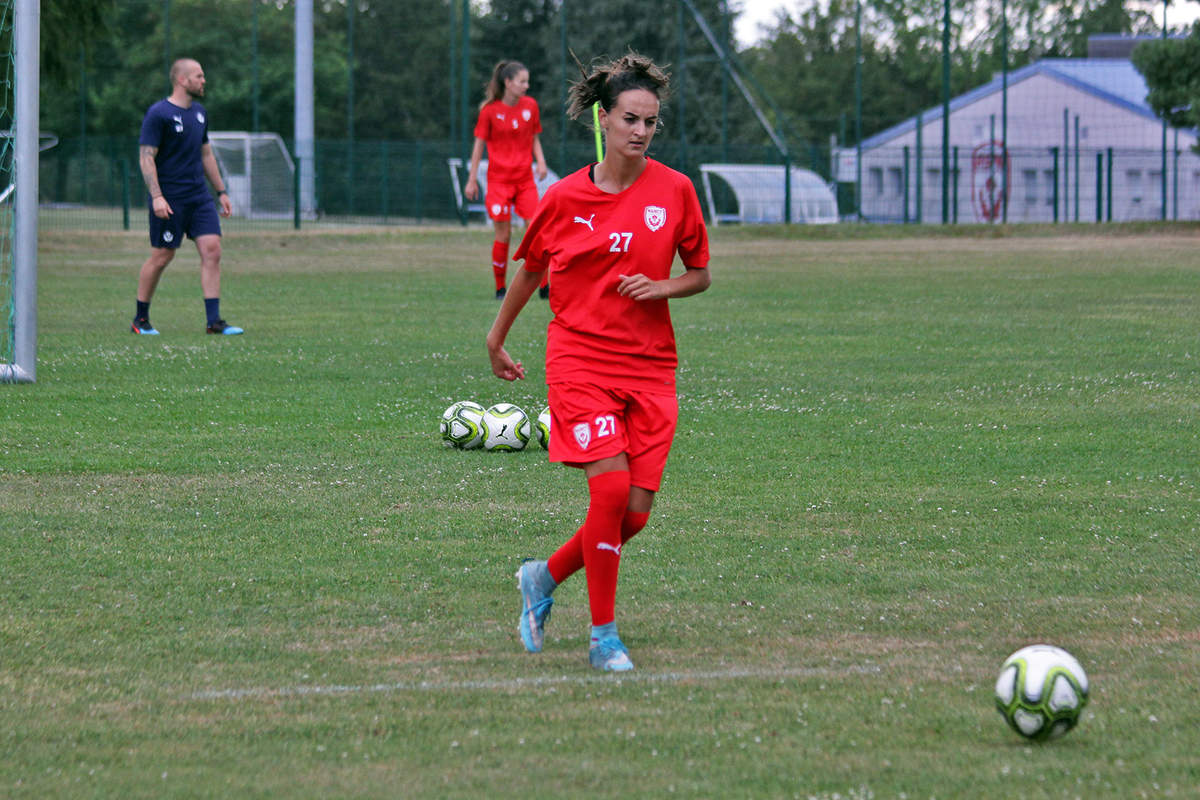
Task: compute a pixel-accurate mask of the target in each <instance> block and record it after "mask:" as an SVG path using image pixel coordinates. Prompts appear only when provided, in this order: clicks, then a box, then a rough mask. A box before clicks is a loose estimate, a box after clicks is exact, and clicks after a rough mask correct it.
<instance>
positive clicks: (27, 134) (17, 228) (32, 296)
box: [0, 0, 41, 383]
mask: <svg viewBox="0 0 1200 800" xmlns="http://www.w3.org/2000/svg"><path fill="white" fill-rule="evenodd" d="M4 5H5V9H4V11H5V13H13V54H12V61H11V64H12V66H11V69H12V76H13V82H14V83H15V89H16V90H15V94H14V108H13V114H12V116H13V138H12V145H13V146H12V149H11V159H12V161H11V164H7V163H6V164H5V165H4V166H5V167H6V168H10V169H11V174H12V176H13V178H12V183H13V186H12V191H9V192H7V195H8V196H7V197H6V198H5V199H4V202H3V206H4V211H5V214H4V216H5V217H6V218H7V217H9V214H8V211H9V208H8V205H9V203H11V220H12V225H11V228H9V230H8V231H4V232H3V234H0V235H3V236H9V235H10V233H9V231H11V238H10V239H9V241H7V242H5V244H6V245H7V246H6V247H5V248H4V253H3V257H4V258H5V260H6V262H7V263H5V264H3V265H0V270H11V272H10V274H11V276H12V280H11V282H10V288H11V291H10V295H11V296H10V297H8V298H4V300H6V301H7V302H6V303H5V305H6V306H7V310H8V313H7V314H5V315H4V319H3V323H4V324H5V326H6V329H7V330H6V334H7V336H6V337H0V341H6V342H9V343H11V347H5V348H3V349H0V383H18V382H19V383H32V382H33V381H34V380H36V378H37V223H38V220H37V213H38V144H39V142H38V139H39V136H38V113H39V105H38V91H39V77H40V76H39V64H38V53H39V49H38V48H39V29H40V26H41V5H40V3H39V0H14V2H11V3H7V2H6V3H5V4H4ZM4 55H5V57H6V58H7V54H4ZM9 152H10V151H9V149H8V148H7V147H6V148H5V155H6V156H8V155H9ZM6 160H7V158H6Z"/></svg>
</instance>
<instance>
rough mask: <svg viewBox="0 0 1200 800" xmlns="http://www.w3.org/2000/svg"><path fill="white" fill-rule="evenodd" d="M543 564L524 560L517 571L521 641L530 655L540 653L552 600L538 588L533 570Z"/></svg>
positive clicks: (543, 563) (552, 603)
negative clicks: (519, 595)
mask: <svg viewBox="0 0 1200 800" xmlns="http://www.w3.org/2000/svg"><path fill="white" fill-rule="evenodd" d="M539 564H541V565H542V566H543V567H544V565H545V562H544V561H543V562H539V561H534V560H533V559H526V560H525V561H524V562H523V563H522V564H521V566H520V568H518V569H517V589H518V590H520V592H521V624H520V625H519V626H518V630H519V631H520V632H521V641H522V642H523V643H524V644H525V649H526V650H528V651H529V652H531V653H540V652H541V651H542V637H543V635H544V633H545V627H546V620H548V619H550V607H551V606H553V605H554V598H553V597H551V596H550V595H548V594H546V593H545V592H543V591H542V590H541V588H540V587H539V586H538V582H537V580H536V579H535V577H534V570H536V569H537V568H538V565H539Z"/></svg>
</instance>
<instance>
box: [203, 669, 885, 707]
mask: <svg viewBox="0 0 1200 800" xmlns="http://www.w3.org/2000/svg"><path fill="white" fill-rule="evenodd" d="M882 671H883V670H882V669H881V668H880V667H879V666H877V665H875V664H848V665H846V666H844V667H828V666H826V667H785V668H783V669H775V670H771V669H763V668H749V667H731V668H729V669H723V670H702V671H696V672H632V673H630V674H628V675H620V676H617V675H602V674H596V675H556V676H552V677H540V678H511V679H508V680H490V681H489V680H478V681H401V682H399V683H376V684H370V685H359V686H347V685H337V684H334V685H329V686H303V685H301V686H283V687H278V688H270V687H261V686H260V687H250V688H244V689H208V690H205V691H200V692H193V693H192V694H190V695H187V697H186V698H185V699H187V700H243V699H260V698H273V697H321V696H338V695H351V694H392V693H402V692H460V691H504V692H509V691H517V690H520V689H541V688H545V687H549V686H563V685H574V686H586V685H589V684H596V683H607V684H618V685H620V684H625V683H685V682H687V681H729V680H740V679H750V680H773V679H779V678H814V677H833V676H835V675H844V674H856V675H872V674H879V673H881V672H882Z"/></svg>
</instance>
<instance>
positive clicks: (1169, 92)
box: [1133, 22, 1200, 152]
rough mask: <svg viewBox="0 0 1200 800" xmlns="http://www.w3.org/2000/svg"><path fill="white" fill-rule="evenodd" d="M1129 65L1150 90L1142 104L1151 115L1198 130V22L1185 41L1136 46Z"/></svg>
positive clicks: (1199, 46) (1151, 42) (1177, 40)
mask: <svg viewBox="0 0 1200 800" xmlns="http://www.w3.org/2000/svg"><path fill="white" fill-rule="evenodd" d="M1133 65H1134V66H1135V67H1137V69H1138V71H1139V72H1141V73H1142V75H1143V77H1145V79H1146V85H1147V86H1149V87H1150V93H1149V94H1148V95H1147V96H1146V102H1147V103H1149V104H1150V107H1151V108H1152V109H1154V113H1156V114H1158V115H1159V116H1160V117H1162V118H1163V119H1164V120H1166V121H1167V124H1168V125H1171V126H1173V127H1177V128H1200V22H1197V23H1195V24H1193V25H1192V30H1191V33H1190V34H1189V35H1188V36H1187V38H1185V39H1161V40H1158V41H1150V42H1143V43H1141V44H1139V45H1138V46H1137V47H1136V48H1134V51H1133ZM1194 149H1195V150H1196V152H1200V145H1197V146H1196V147H1195V148H1194Z"/></svg>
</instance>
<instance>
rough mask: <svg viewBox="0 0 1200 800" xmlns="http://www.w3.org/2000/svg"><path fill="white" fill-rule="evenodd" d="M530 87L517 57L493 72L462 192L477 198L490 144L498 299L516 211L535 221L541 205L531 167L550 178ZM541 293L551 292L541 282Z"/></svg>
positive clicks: (488, 197) (488, 199)
mask: <svg viewBox="0 0 1200 800" xmlns="http://www.w3.org/2000/svg"><path fill="white" fill-rule="evenodd" d="M527 91H529V70H527V69H526V68H525V66H524V65H523V64H521V63H520V62H518V61H501V62H500V63H499V64H497V65H496V68H495V69H494V70H493V71H492V78H491V80H490V81H488V85H487V89H486V90H485V96H484V100H483V103H481V104H480V106H479V121H478V122H476V123H475V145H474V146H473V147H472V149H471V165H470V168H469V169H468V171H467V185H466V187H465V188H464V189H463V194H465V195H466V197H467V199H468V200H474V199H475V198H477V197H478V196H479V162H480V160H481V159H482V158H483V148H484V145H485V144H486V145H487V151H488V174H487V192H486V193H485V196H484V201H483V202H484V205H485V206H487V214H488V217H489V218H490V219H491V220H492V225H493V227H494V229H495V239H494V240H493V242H492V275H493V276H494V277H495V279H496V299H500V298H502V297H504V292H505V281H506V280H507V273H508V243H509V240H510V239H511V237H512V212H513V209H516V211H517V214H518V215H519V216H520V217H521V218H522V219H531V218H532V217H533V212H534V209H536V208H537V203H538V190H537V184H536V183H535V182H534V178H533V173H532V171H531V170H530V168H529V160H530V158H531V157H532V158H533V159H535V160H536V162H537V180H539V181H540V180H542V179H543V178H545V177H546V174H547V169H546V156H545V154H543V152H542V140H541V138H540V137H539V136H538V134H540V133H541V132H542V121H541V116H540V115H539V114H538V104H537V101H535V100H534V99H533V98H532V97H526V96H525V93H526V92H527ZM542 286H543V290H544V291H543V293H542V296H543V297H546V296H548V295H547V293H546V291H545V286H546V284H542Z"/></svg>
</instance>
